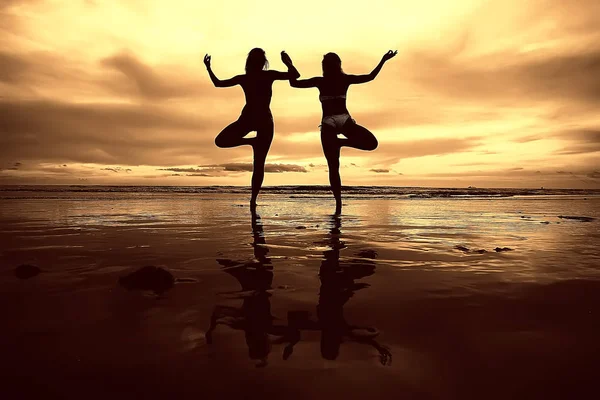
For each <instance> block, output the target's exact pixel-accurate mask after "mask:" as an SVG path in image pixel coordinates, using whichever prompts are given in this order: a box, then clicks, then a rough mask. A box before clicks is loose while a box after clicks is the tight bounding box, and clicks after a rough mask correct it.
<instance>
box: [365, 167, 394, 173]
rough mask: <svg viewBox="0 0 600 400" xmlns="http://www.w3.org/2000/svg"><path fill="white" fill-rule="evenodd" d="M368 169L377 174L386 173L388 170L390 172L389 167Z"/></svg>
mask: <svg viewBox="0 0 600 400" xmlns="http://www.w3.org/2000/svg"><path fill="white" fill-rule="evenodd" d="M369 171H371V172H375V173H378V174H387V173H388V172H390V170H389V169H385V168H373V169H370V170H369Z"/></svg>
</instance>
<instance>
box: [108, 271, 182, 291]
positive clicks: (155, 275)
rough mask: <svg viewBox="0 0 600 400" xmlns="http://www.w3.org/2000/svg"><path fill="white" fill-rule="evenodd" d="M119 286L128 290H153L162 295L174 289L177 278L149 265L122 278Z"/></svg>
mask: <svg viewBox="0 0 600 400" xmlns="http://www.w3.org/2000/svg"><path fill="white" fill-rule="evenodd" d="M119 284H120V285H121V286H123V287H124V288H125V289H127V290H151V291H153V292H155V293H156V294H160V293H163V292H166V291H167V290H169V289H171V288H172V287H173V285H174V284H175V277H174V276H173V274H171V273H170V272H169V271H167V270H166V269H164V268H161V267H155V266H153V265H149V266H145V267H142V268H140V269H138V270H137V271H135V272H132V273H130V274H129V275H126V276H122V277H120V278H119Z"/></svg>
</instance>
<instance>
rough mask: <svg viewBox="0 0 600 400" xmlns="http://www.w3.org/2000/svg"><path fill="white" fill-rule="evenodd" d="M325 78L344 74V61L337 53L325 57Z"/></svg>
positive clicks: (323, 63)
mask: <svg viewBox="0 0 600 400" xmlns="http://www.w3.org/2000/svg"><path fill="white" fill-rule="evenodd" d="M322 65H323V76H335V75H341V74H343V73H344V71H343V70H342V59H341V58H340V56H338V55H337V54H335V53H327V54H325V55H324V56H323V62H322Z"/></svg>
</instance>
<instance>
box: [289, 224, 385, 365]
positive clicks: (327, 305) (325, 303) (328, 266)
mask: <svg viewBox="0 0 600 400" xmlns="http://www.w3.org/2000/svg"><path fill="white" fill-rule="evenodd" d="M340 227H341V220H340V218H339V217H338V216H334V217H333V227H332V229H331V232H330V240H329V245H330V247H331V249H330V250H327V251H325V252H324V257H325V259H324V260H323V262H322V263H321V269H320V270H319V277H320V279H321V290H320V292H319V304H318V305H317V318H318V321H311V320H309V319H308V313H302V312H295V313H293V314H292V313H289V314H288V320H289V322H288V326H289V328H290V331H295V334H291V333H290V334H288V337H290V338H291V339H293V340H290V344H289V345H288V347H287V348H286V351H284V358H287V357H289V355H290V354H291V353H292V351H293V346H294V345H295V344H296V343H297V342H299V341H300V331H302V330H320V331H321V355H322V356H323V358H325V359H327V360H335V359H336V358H337V357H338V355H339V352H340V346H341V344H342V342H343V341H344V338H345V339H348V340H352V341H354V342H358V343H364V344H368V345H370V346H373V347H374V348H375V349H376V350H377V351H378V352H379V359H380V362H381V363H382V364H383V365H389V364H390V363H391V362H392V354H391V353H390V351H389V349H388V348H387V347H385V346H383V345H380V344H379V343H378V342H377V341H375V338H376V337H377V336H378V335H379V331H378V330H377V329H376V328H373V327H361V326H357V325H350V324H349V323H348V322H347V321H346V319H345V317H344V305H345V304H346V302H347V301H348V300H350V298H351V297H352V296H353V295H354V293H355V292H356V291H357V290H360V289H364V288H367V287H369V285H368V284H366V283H356V282H355V280H357V279H361V278H364V277H365V276H369V275H372V274H373V273H374V272H375V265H374V263H373V262H372V261H370V260H360V261H358V262H355V261H352V262H350V263H345V264H344V265H340V249H342V248H344V247H345V246H344V244H343V243H342V242H340V237H339V235H340V230H339V228H340Z"/></svg>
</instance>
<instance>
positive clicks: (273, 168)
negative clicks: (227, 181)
mask: <svg viewBox="0 0 600 400" xmlns="http://www.w3.org/2000/svg"><path fill="white" fill-rule="evenodd" d="M206 167H222V168H223V170H225V171H229V172H251V171H252V170H253V168H254V167H253V165H252V164H251V163H229V164H219V165H207V166H206ZM265 172H268V173H282V172H308V171H307V170H306V168H304V167H303V166H301V165H296V164H265Z"/></svg>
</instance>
